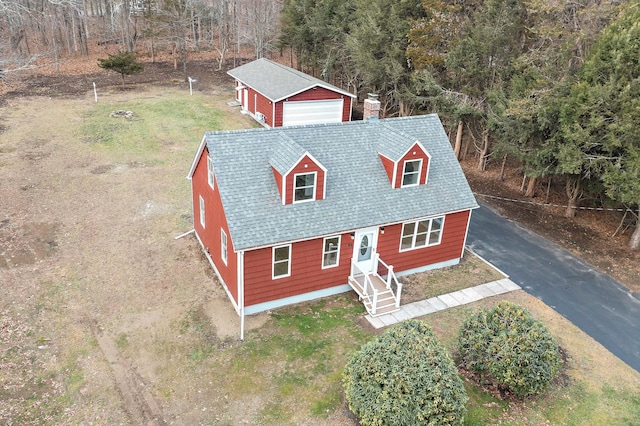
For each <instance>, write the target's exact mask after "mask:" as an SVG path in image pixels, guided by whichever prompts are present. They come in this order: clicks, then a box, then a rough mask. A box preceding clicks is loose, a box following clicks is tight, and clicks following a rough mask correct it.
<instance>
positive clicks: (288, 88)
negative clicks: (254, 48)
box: [228, 58, 355, 127]
mask: <svg viewBox="0 0 640 426" xmlns="http://www.w3.org/2000/svg"><path fill="white" fill-rule="evenodd" d="M228 74H229V75H230V76H231V77H233V78H234V79H235V89H236V100H237V101H238V102H240V104H241V105H242V110H243V112H245V113H248V114H250V115H251V116H252V117H253V118H254V119H256V120H257V121H258V122H259V123H261V124H262V125H263V126H265V127H282V126H293V125H300V124H324V123H340V122H342V121H351V109H352V104H353V100H354V98H355V95H352V94H351V93H349V92H347V91H344V90H342V89H339V88H338V87H335V86H332V85H330V84H328V83H327V82H325V81H322V80H319V79H317V78H314V77H311V76H310V75H307V74H304V73H302V72H300V71H297V70H295V69H293V68H289V67H286V66H284V65H281V64H278V63H277V62H273V61H270V60H268V59H264V58H263V59H258V60H256V61H253V62H249V63H248V64H245V65H242V66H239V67H237V68H234V69H232V70H230V71H228Z"/></svg>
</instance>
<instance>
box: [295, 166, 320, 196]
mask: <svg viewBox="0 0 640 426" xmlns="http://www.w3.org/2000/svg"><path fill="white" fill-rule="evenodd" d="M316 175H317V173H316V172H313V173H300V174H297V175H295V176H294V177H293V202H294V203H300V202H303V201H313V200H315V199H316Z"/></svg>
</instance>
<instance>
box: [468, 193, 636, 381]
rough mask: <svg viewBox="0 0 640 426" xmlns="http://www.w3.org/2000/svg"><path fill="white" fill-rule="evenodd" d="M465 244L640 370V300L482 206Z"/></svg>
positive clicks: (590, 268) (559, 250) (556, 248)
mask: <svg viewBox="0 0 640 426" xmlns="http://www.w3.org/2000/svg"><path fill="white" fill-rule="evenodd" d="M467 244H468V245H469V246H470V247H471V249H472V250H473V251H474V252H476V253H478V254H479V255H480V256H482V257H483V258H485V259H486V260H487V261H489V262H491V263H492V264H493V265H495V266H496V267H497V268H499V269H501V270H502V271H504V272H505V273H506V274H507V275H509V277H510V278H511V280H512V281H513V282H515V283H517V284H518V285H520V287H522V289H523V290H525V291H526V292H527V293H529V294H531V295H533V296H536V297H538V298H539V299H540V300H542V301H543V302H545V303H546V304H547V305H549V306H551V307H552V308H553V309H555V310H556V311H557V312H558V313H559V314H561V315H563V316H564V317H565V318H567V319H568V320H569V321H571V322H572V323H574V324H575V325H576V326H578V327H579V328H580V329H582V330H583V331H584V332H586V333H587V334H588V335H590V336H591V337H593V338H594V339H595V340H597V341H598V342H600V343H601V344H602V345H603V346H604V347H606V348H607V349H609V350H610V351H611V352H612V353H614V354H615V355H616V356H618V357H619V358H620V359H622V360H623V361H624V362H626V363H627V364H629V365H630V366H631V367H633V368H634V369H635V370H637V371H640V296H639V295H637V294H632V293H630V292H629V290H628V289H627V288H626V287H624V286H623V285H622V284H620V283H619V282H617V281H616V280H614V279H613V278H611V277H610V276H608V275H606V274H603V273H602V272H599V271H598V270H597V269H596V268H595V267H593V266H592V265H590V264H588V263H586V262H584V261H583V260H582V259H580V258H578V257H576V256H574V255H573V254H571V253H570V252H568V251H567V250H565V249H563V248H561V247H560V246H558V245H556V244H554V243H552V242H550V241H548V240H546V239H545V238H543V237H541V236H540V235H538V234H536V233H534V232H531V231H529V230H527V229H526V228H523V227H522V226H520V225H518V224H516V223H515V222H512V221H510V220H508V219H505V218H504V217H502V216H500V215H499V214H498V213H497V212H495V211H494V210H493V209H491V208H489V207H488V206H486V205H484V204H481V207H480V208H479V209H477V210H474V211H473V213H472V214H471V225H470V227H469V235H468V238H467ZM639 279H640V277H639Z"/></svg>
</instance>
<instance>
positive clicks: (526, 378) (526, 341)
mask: <svg viewBox="0 0 640 426" xmlns="http://www.w3.org/2000/svg"><path fill="white" fill-rule="evenodd" d="M458 349H459V354H460V361H461V363H462V364H463V365H465V366H466V367H467V368H468V369H470V370H471V371H473V372H474V373H476V374H478V375H479V376H480V377H481V378H482V379H483V380H489V381H492V382H493V383H494V384H497V385H500V386H501V387H503V388H506V389H507V390H509V391H511V392H512V393H513V394H515V395H516V396H519V397H524V396H527V395H532V394H538V393H541V392H542V391H544V389H545V388H546V386H547V385H548V384H549V382H550V381H551V380H552V379H553V378H554V377H555V376H556V374H557V373H558V368H559V365H560V353H559V351H558V345H557V343H556V342H555V340H554V338H553V336H552V335H551V333H549V330H548V329H547V328H546V327H545V326H544V325H543V324H542V322H540V321H537V320H535V319H533V318H532V317H531V314H529V312H528V311H527V310H525V309H524V308H523V307H521V306H518V305H516V304H513V303H511V302H506V301H505V302H500V303H498V304H497V305H496V306H495V307H494V308H493V309H491V310H481V311H479V312H478V313H477V314H475V315H473V316H471V317H469V318H468V319H467V320H466V321H465V322H464V324H463V325H462V326H461V328H460V332H459V334H458Z"/></svg>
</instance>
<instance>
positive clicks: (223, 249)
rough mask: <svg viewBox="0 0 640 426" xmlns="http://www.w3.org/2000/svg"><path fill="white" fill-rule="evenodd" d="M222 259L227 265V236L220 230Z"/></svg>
mask: <svg viewBox="0 0 640 426" xmlns="http://www.w3.org/2000/svg"><path fill="white" fill-rule="evenodd" d="M220 257H222V261H223V262H224V264H225V265H226V264H227V234H226V233H225V232H224V229H222V228H220Z"/></svg>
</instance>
